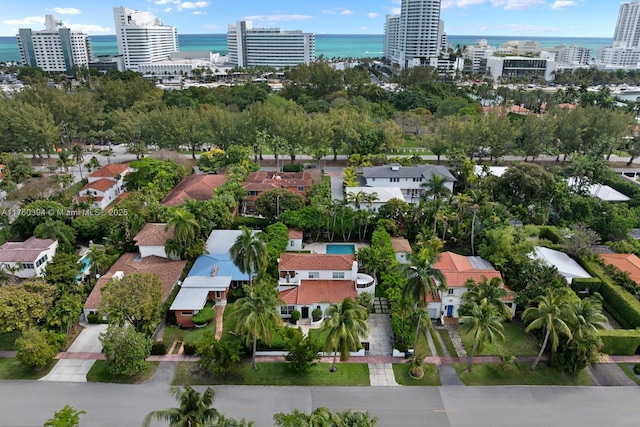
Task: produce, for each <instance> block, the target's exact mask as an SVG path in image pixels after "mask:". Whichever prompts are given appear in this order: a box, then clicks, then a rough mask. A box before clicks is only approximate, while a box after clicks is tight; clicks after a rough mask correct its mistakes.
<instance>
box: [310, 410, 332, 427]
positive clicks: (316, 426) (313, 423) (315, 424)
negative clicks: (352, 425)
mask: <svg viewBox="0 0 640 427" xmlns="http://www.w3.org/2000/svg"><path fill="white" fill-rule="evenodd" d="M337 422H338V418H337V417H336V415H335V414H334V413H333V412H331V410H330V409H329V408H325V407H323V406H321V407H319V408H316V409H314V410H313V411H312V412H311V413H310V414H309V424H308V426H309V427H332V426H335V425H337Z"/></svg>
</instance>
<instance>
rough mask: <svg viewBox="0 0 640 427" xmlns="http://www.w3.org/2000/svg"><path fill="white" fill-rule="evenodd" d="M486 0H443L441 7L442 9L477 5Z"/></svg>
mask: <svg viewBox="0 0 640 427" xmlns="http://www.w3.org/2000/svg"><path fill="white" fill-rule="evenodd" d="M484 2H485V0H442V3H441V5H440V8H442V9H454V8H465V7H467V6H475V5H478V4H482V3H484Z"/></svg>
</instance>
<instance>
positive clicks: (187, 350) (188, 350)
mask: <svg viewBox="0 0 640 427" xmlns="http://www.w3.org/2000/svg"><path fill="white" fill-rule="evenodd" d="M182 352H183V353H184V354H185V355H186V356H193V355H194V354H196V345H195V344H193V343H184V344H183V345H182Z"/></svg>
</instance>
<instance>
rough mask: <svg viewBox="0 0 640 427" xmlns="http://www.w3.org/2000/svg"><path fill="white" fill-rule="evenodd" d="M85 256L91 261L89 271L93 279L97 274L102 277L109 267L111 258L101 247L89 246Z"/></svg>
mask: <svg viewBox="0 0 640 427" xmlns="http://www.w3.org/2000/svg"><path fill="white" fill-rule="evenodd" d="M87 256H88V257H89V259H90V260H91V270H92V273H93V276H94V277H95V276H96V275H97V274H99V275H101V276H102V275H103V274H105V273H106V272H107V270H108V269H109V267H110V266H111V257H110V256H109V255H108V254H107V251H106V250H105V249H104V247H103V246H98V245H93V246H91V249H89V253H88V254H87Z"/></svg>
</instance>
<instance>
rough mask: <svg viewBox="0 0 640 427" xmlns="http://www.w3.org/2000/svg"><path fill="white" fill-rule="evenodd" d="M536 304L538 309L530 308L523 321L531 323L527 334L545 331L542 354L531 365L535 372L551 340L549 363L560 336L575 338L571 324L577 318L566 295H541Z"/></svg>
mask: <svg viewBox="0 0 640 427" xmlns="http://www.w3.org/2000/svg"><path fill="white" fill-rule="evenodd" d="M535 302H536V303H537V304H538V305H537V306H536V307H529V308H527V309H526V310H525V311H524V312H523V313H522V320H523V321H524V322H531V323H529V325H528V326H527V328H526V329H525V332H530V331H532V330H534V329H544V331H545V332H544V339H543V341H542V346H541V347H540V353H538V356H537V357H536V360H535V361H534V362H533V365H531V369H532V370H535V369H536V366H538V363H539V362H540V358H541V357H542V353H544V350H545V349H546V348H547V342H548V341H549V338H551V352H550V354H549V361H551V354H553V352H554V351H556V350H557V348H558V344H559V343H560V334H563V335H565V336H566V337H567V338H568V339H571V338H572V337H573V334H572V333H571V328H570V327H569V323H570V322H571V319H572V318H574V317H575V314H574V312H573V310H572V307H571V304H570V303H569V301H568V298H567V296H566V295H565V294H556V293H554V291H553V290H551V291H549V293H548V294H547V295H541V296H539V297H538V298H536V299H535Z"/></svg>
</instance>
